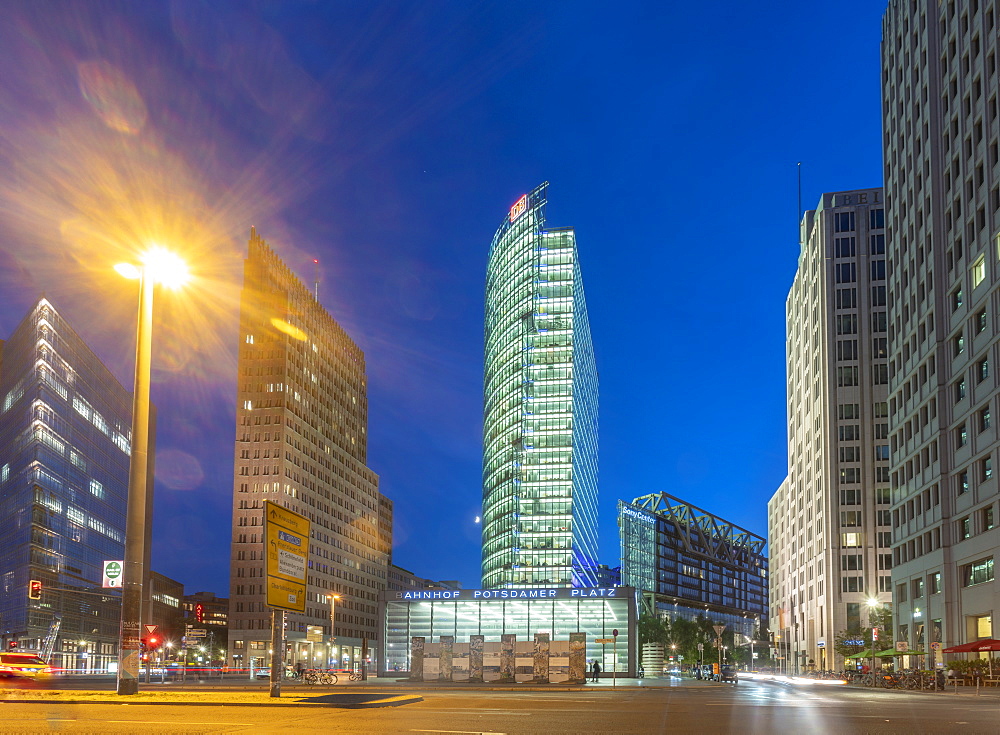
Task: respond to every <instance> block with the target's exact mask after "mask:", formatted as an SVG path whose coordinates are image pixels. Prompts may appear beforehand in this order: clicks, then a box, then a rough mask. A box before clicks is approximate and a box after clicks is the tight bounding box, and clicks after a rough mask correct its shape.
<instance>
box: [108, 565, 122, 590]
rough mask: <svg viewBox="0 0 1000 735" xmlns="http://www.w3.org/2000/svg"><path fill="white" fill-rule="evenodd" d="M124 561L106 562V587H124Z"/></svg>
mask: <svg viewBox="0 0 1000 735" xmlns="http://www.w3.org/2000/svg"><path fill="white" fill-rule="evenodd" d="M124 563H125V562H123V561H106V562H104V584H103V586H104V587H121V586H122V565H123V564H124Z"/></svg>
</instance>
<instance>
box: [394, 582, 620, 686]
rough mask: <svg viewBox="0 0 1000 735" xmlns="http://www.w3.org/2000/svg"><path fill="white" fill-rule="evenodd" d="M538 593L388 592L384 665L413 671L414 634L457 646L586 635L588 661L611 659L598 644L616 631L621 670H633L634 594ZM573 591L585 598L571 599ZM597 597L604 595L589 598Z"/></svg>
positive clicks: (608, 650) (587, 590) (602, 591)
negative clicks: (476, 638)
mask: <svg viewBox="0 0 1000 735" xmlns="http://www.w3.org/2000/svg"><path fill="white" fill-rule="evenodd" d="M533 591H534V590H533ZM537 591H538V592H540V593H544V594H542V595H541V596H540V597H537V598H522V597H516V598H513V599H510V598H502V597H496V596H493V597H484V594H489V593H492V594H493V595H497V594H498V593H497V591H496V590H453V591H448V590H446V591H433V592H431V591H428V590H419V591H412V592H387V593H385V595H384V596H383V599H384V605H385V612H384V618H383V619H384V620H385V636H384V638H383V640H384V641H385V654H384V656H383V657H382V661H384V662H385V665H386V667H387V669H386V670H387V671H409V669H410V642H411V638H412V637H414V636H423V637H424V638H425V639H426V640H427V642H428V643H431V642H435V643H436V642H438V641H440V637H441V636H454V637H455V643H456V644H468V643H469V637H470V636H473V635H482V636H483V637H484V642H485V643H487V644H489V643H498V642H499V641H500V636H501V635H505V634H513V635H516V636H517V640H518V641H519V642H529V641H533V640H534V635H535V633H548V634H549V635H550V636H551V640H552V641H568V640H569V636H570V633H577V632H581V633H584V634H586V636H587V649H586V657H587V660H588V661H590V660H592V659H602V656H603V657H605V659H603V660H608V659H607V656H610V655H612V654H611V648H610V647H607V648H605V649H604V650H602V644H600V643H597V642H596V641H597V639H608V638H611V636H612V632H613V631H615V630H617V631H618V640H617V643H616V646H617V652H618V656H619V670H620V671H626V670H628V666H629V662H630V661H632V659H631V658H629V656H630V655H631V654H630V652H631V649H632V644H633V642H634V641H635V622H636V619H637V612H636V611H637V602H636V595H635V590H633V589H631V588H627V587H614V588H596V589H591V588H585V589H573V590H568V589H558V588H548V589H538V590H537ZM570 592H579V593H581V596H571V595H570V594H569V593H570ZM592 593H593V594H596V595H602V596H595V597H590V596H589V595H590V594H592ZM435 594H436V595H437V596H438V597H437V598H434V597H433V596H434V595H435ZM605 670H606V671H610V670H611V669H610V668H607V669H605Z"/></svg>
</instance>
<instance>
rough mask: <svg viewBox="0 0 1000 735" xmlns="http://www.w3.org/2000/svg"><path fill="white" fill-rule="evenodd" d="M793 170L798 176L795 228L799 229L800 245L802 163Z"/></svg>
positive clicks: (800, 242) (797, 164)
mask: <svg viewBox="0 0 1000 735" xmlns="http://www.w3.org/2000/svg"><path fill="white" fill-rule="evenodd" d="M795 169H796V171H797V172H798V175H799V201H798V211H797V212H796V213H795V226H796V227H797V228H798V229H799V245H801V244H802V161H799V162H798V163H796V164H795Z"/></svg>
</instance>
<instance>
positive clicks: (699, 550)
mask: <svg viewBox="0 0 1000 735" xmlns="http://www.w3.org/2000/svg"><path fill="white" fill-rule="evenodd" d="M632 505H634V506H636V507H637V508H642V509H643V510H646V511H649V512H650V513H654V514H656V515H658V516H661V517H662V518H664V519H665V520H667V521H672V522H673V524H674V527H675V528H676V529H677V531H678V533H679V534H680V536H681V539H682V541H683V543H684V546H685V550H686V551H688V552H691V553H694V554H703V555H705V556H707V557H708V558H709V559H713V560H716V561H720V562H724V563H727V564H739V565H742V564H745V563H746V562H747V561H748V560H747V559H740V558H739V556H740V555H741V554H740V552H745V553H748V554H750V555H752V556H761V555H762V554H763V553H764V547H765V546H767V540H766V539H764V538H762V537H760V536H758V535H757V534H755V533H751V532H750V531H747V530H746V529H745V528H740V527H739V526H737V525H735V524H733V523H730V522H729V521H726V520H723V519H722V518H719V517H718V516H715V515H712V514H711V513H709V512H708V511H705V510H702V509H701V508H698V507H697V506H694V505H691V504H690V503H686V502H684V501H683V500H681V499H680V498H675V497H674V496H673V495H668V494H667V493H664V492H660V493H650V494H649V495H642V496H640V497H638V498H636V499H635V500H633V501H632Z"/></svg>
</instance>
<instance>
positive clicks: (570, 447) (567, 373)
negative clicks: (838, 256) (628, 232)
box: [482, 183, 597, 588]
mask: <svg viewBox="0 0 1000 735" xmlns="http://www.w3.org/2000/svg"><path fill="white" fill-rule="evenodd" d="M547 187H548V184H547V183H545V184H542V185H541V186H539V187H538V188H536V189H535V190H534V191H532V192H531V193H529V194H525V195H524V196H523V197H521V198H520V199H518V201H517V202H516V203H515V204H514V206H512V207H511V208H510V211H509V212H508V213H507V215H506V216H505V217H504V220H503V222H502V223H501V225H500V228H499V229H498V230H497V231H496V234H495V235H494V236H493V243H492V245H491V246H490V257H489V267H488V270H487V276H486V330H485V331H486V355H485V358H486V359H485V365H486V368H485V381H484V382H485V395H484V428H483V581H482V584H483V587H488V588H498V587H591V586H594V585H596V584H597V578H596V574H595V570H596V567H597V563H596V551H597V368H596V365H595V362H594V350H593V345H592V344H591V340H590V325H589V322H588V319H587V304H586V300H585V298H584V293H583V280H582V278H581V275H580V261H579V257H578V254H577V248H576V236H575V234H574V232H573V230H572V228H549V227H546V223H545V205H546V198H545V192H546V188H547Z"/></svg>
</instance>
